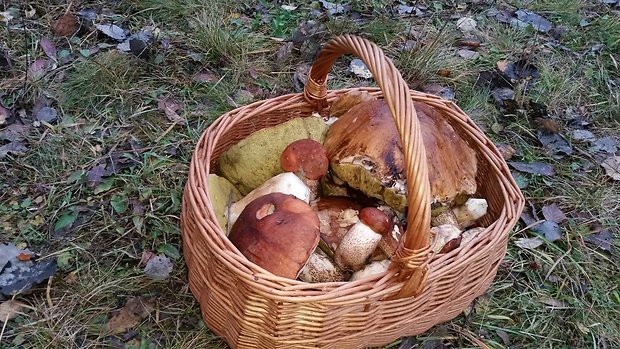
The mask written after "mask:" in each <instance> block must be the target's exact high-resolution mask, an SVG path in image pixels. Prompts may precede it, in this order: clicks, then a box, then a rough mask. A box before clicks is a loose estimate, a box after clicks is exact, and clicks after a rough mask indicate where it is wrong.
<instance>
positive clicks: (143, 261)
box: [138, 251, 155, 268]
mask: <svg viewBox="0 0 620 349" xmlns="http://www.w3.org/2000/svg"><path fill="white" fill-rule="evenodd" d="M153 257H155V253H153V251H142V256H141V257H140V262H139V263H138V267H139V268H143V267H145V266H146V263H148V261H150V260H151V259H152V258H153Z"/></svg>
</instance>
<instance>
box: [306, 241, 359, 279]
mask: <svg viewBox="0 0 620 349" xmlns="http://www.w3.org/2000/svg"><path fill="white" fill-rule="evenodd" d="M348 277H349V274H348V273H346V272H345V271H343V270H342V269H340V268H338V266H337V265H335V264H334V262H332V260H331V259H330V258H329V257H328V256H326V255H325V253H323V252H322V251H321V250H320V249H319V250H317V251H315V252H313V253H312V254H311V255H310V258H309V259H308V263H306V266H305V267H304V268H303V269H302V270H301V273H300V274H299V278H300V279H301V280H302V281H305V282H311V283H317V282H337V281H346V280H347V278H348Z"/></svg>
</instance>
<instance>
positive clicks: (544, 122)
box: [535, 118, 562, 133]
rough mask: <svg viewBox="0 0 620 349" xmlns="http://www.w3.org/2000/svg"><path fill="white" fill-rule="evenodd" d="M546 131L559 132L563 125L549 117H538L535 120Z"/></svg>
mask: <svg viewBox="0 0 620 349" xmlns="http://www.w3.org/2000/svg"><path fill="white" fill-rule="evenodd" d="M535 121H536V122H537V123H538V124H539V125H540V126H541V127H542V128H543V129H544V130H545V131H547V132H549V133H559V132H560V130H561V129H562V127H561V126H560V123H559V122H557V121H555V120H553V119H548V118H536V120H535Z"/></svg>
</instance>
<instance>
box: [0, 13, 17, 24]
mask: <svg viewBox="0 0 620 349" xmlns="http://www.w3.org/2000/svg"><path fill="white" fill-rule="evenodd" d="M13 18H15V17H13V15H12V14H11V13H10V12H9V11H3V12H0V21H1V22H5V23H9V21H10V20H12V19H13Z"/></svg>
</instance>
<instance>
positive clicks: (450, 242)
mask: <svg viewBox="0 0 620 349" xmlns="http://www.w3.org/2000/svg"><path fill="white" fill-rule="evenodd" d="M431 233H433V234H434V236H435V239H434V241H433V245H432V248H433V252H435V253H448V252H450V251H452V250H454V249H456V248H457V247H459V246H460V245H461V230H460V229H459V228H458V227H456V226H454V225H451V224H444V225H440V226H438V227H432V228H431Z"/></svg>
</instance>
